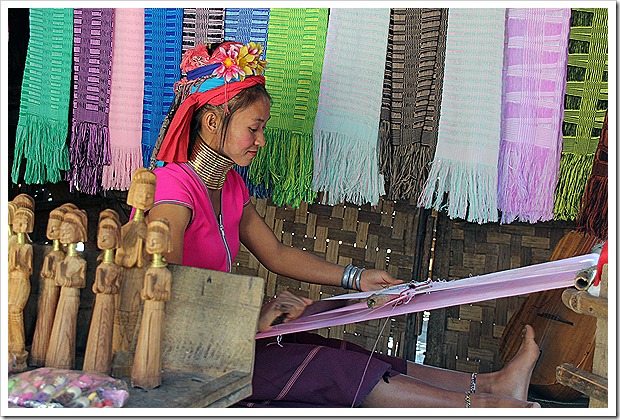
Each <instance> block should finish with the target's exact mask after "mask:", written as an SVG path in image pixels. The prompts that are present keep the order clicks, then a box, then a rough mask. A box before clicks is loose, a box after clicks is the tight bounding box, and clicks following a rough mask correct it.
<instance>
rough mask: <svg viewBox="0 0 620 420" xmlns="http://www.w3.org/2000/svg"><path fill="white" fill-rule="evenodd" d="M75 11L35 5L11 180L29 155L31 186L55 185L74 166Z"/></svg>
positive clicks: (26, 177) (27, 172)
mask: <svg viewBox="0 0 620 420" xmlns="http://www.w3.org/2000/svg"><path fill="white" fill-rule="evenodd" d="M72 60H73V9H69V8H66V9H51V8H47V9H36V8H33V9H30V40H29V41H28V51H27V53H26V67H25V70H24V79H23V82H22V91H21V102H20V106H19V121H18V123H17V132H16V135H15V136H16V137H15V155H14V161H13V169H12V172H11V179H12V181H13V183H15V184H16V183H18V182H19V179H20V166H21V161H22V159H23V158H25V159H26V169H25V173H24V182H25V183H26V184H44V183H46V182H51V183H56V182H58V181H60V180H61V174H60V171H67V170H69V150H68V148H67V136H68V134H69V103H70V99H71V93H70V92H71V80H72V78H71V70H72V66H73V61H72Z"/></svg>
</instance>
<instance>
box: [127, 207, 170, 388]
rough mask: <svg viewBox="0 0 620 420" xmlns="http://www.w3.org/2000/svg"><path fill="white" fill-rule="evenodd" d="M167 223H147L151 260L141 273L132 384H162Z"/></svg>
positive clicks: (167, 291) (167, 279) (167, 292)
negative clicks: (138, 325)
mask: <svg viewBox="0 0 620 420" xmlns="http://www.w3.org/2000/svg"><path fill="white" fill-rule="evenodd" d="M171 246H172V242H171V240H170V225H169V223H168V220H166V219H156V220H153V221H152V222H150V223H149V225H148V232H147V236H146V250H147V252H148V253H149V254H152V255H153V261H152V263H151V265H149V267H148V268H147V270H146V274H145V276H144V288H143V289H142V294H141V296H142V299H144V309H143V311H142V322H141V324H140V334H139V336H138V344H137V346H136V354H135V357H134V360H133V367H132V369H131V385H132V386H134V387H139V388H143V389H153V388H155V387H157V386H159V385H161V347H162V333H163V323H164V307H165V306H164V305H165V303H164V302H165V301H167V300H169V299H170V287H171V284H172V274H171V273H170V270H168V268H167V267H166V266H167V264H166V261H165V259H164V257H163V253H164V252H170V251H172V248H171Z"/></svg>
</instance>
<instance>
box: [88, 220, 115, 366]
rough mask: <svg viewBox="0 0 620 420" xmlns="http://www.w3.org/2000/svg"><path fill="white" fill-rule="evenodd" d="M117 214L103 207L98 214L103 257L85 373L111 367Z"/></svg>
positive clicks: (97, 281)
mask: <svg viewBox="0 0 620 420" xmlns="http://www.w3.org/2000/svg"><path fill="white" fill-rule="evenodd" d="M120 228H121V224H120V222H119V218H118V213H116V212H115V211H114V210H110V209H106V210H104V211H102V212H101V213H100V214H99V230H98V232H97V246H98V247H99V249H101V250H102V251H103V252H102V255H103V260H102V262H101V263H100V264H99V265H98V266H97V271H96V274H95V283H94V284H93V292H94V293H95V306H94V308H93V316H92V319H91V322H90V330H89V332H88V341H87V343H86V354H85V355H84V367H83V370H84V371H86V372H99V373H103V374H105V375H109V374H110V371H111V367H112V332H113V327H114V299H115V295H116V294H117V293H118V291H119V288H120V280H121V268H120V267H119V266H118V265H116V264H115V263H114V252H115V250H116V248H118V247H119V245H120V242H121V236H120Z"/></svg>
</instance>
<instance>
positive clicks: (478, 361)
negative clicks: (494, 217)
mask: <svg viewBox="0 0 620 420" xmlns="http://www.w3.org/2000/svg"><path fill="white" fill-rule="evenodd" d="M573 227H574V223H571V222H557V221H552V222H545V223H536V224H535V225H531V224H527V223H512V224H510V225H499V224H497V223H488V224H485V225H476V224H472V223H466V222H464V221H455V220H449V219H448V217H447V216H446V215H445V213H441V214H440V216H439V219H438V221H437V237H436V243H437V244H438V246H437V247H436V250H435V259H434V262H433V275H432V278H433V279H438V278H439V279H449V280H454V279H458V278H463V277H467V276H469V275H478V274H486V273H491V272H497V271H500V270H507V269H512V268H517V267H523V266H526V265H531V264H538V263H543V262H547V261H549V259H550V258H551V254H552V253H553V249H554V248H555V246H556V245H557V243H558V242H559V241H560V239H561V238H562V237H563V236H564V235H565V234H566V233H568V232H570V231H571V229H572V228H573ZM524 300H525V296H514V297H509V298H502V299H491V300H487V301H484V302H477V303H474V304H471V305H460V306H454V307H449V308H443V309H438V310H434V311H431V315H430V319H429V324H428V335H427V342H428V343H432V345H429V346H427V350H426V359H425V364H430V365H433V366H438V367H443V368H448V369H457V370H460V371H465V372H480V373H484V372H492V371H495V370H498V369H500V368H501V367H502V365H501V363H500V361H499V352H498V345H499V340H500V338H501V336H502V332H503V331H504V328H505V327H506V325H507V323H508V320H509V319H510V317H511V316H512V314H513V313H515V311H517V309H519V307H520V306H521V304H522V303H523V301H524Z"/></svg>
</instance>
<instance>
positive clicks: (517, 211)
mask: <svg viewBox="0 0 620 420" xmlns="http://www.w3.org/2000/svg"><path fill="white" fill-rule="evenodd" d="M558 164H559V160H558V159H557V152H556V151H555V150H552V149H549V148H547V147H541V146H537V145H534V144H525V143H515V142H503V143H502V145H501V154H500V159H499V163H498V174H499V179H498V188H497V195H498V208H499V210H500V211H501V212H502V218H501V222H500V223H502V224H503V223H512V222H513V221H514V220H516V219H518V220H519V221H520V222H529V223H536V222H539V221H540V222H544V221H547V220H551V219H553V193H554V191H555V186H556V183H557V181H558Z"/></svg>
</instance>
